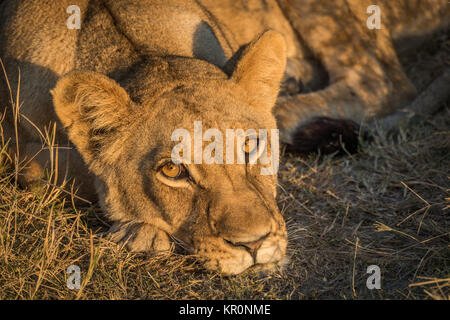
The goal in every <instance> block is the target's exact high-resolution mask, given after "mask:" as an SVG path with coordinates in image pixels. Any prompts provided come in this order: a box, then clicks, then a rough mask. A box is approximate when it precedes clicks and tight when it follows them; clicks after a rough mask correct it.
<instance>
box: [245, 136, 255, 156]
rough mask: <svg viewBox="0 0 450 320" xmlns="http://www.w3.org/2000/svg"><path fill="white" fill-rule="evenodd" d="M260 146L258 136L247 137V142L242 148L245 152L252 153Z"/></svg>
mask: <svg viewBox="0 0 450 320" xmlns="http://www.w3.org/2000/svg"><path fill="white" fill-rule="evenodd" d="M257 148H258V138H257V137H246V138H245V143H244V145H243V146H242V149H243V150H244V152H245V153H247V154H250V153H253V152H255V151H256V149H257Z"/></svg>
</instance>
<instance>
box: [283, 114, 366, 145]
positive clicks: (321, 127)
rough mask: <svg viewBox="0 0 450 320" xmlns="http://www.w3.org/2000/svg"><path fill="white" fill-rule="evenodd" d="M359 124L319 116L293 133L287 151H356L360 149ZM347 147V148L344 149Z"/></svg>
mask: <svg viewBox="0 0 450 320" xmlns="http://www.w3.org/2000/svg"><path fill="white" fill-rule="evenodd" d="M359 129H360V128H359V125H358V124H357V123H356V122H354V121H352V120H338V119H331V118H327V117H317V118H315V119H313V120H311V121H310V122H309V123H307V124H304V125H302V126H301V127H299V128H298V129H297V130H296V132H295V133H294V135H293V139H292V144H290V145H288V147H287V151H288V152H293V153H301V154H308V153H314V152H318V151H320V153H322V154H330V153H334V152H336V151H338V153H340V154H343V153H347V152H349V153H351V154H353V153H356V152H357V150H358V136H359ZM344 149H345V150H344Z"/></svg>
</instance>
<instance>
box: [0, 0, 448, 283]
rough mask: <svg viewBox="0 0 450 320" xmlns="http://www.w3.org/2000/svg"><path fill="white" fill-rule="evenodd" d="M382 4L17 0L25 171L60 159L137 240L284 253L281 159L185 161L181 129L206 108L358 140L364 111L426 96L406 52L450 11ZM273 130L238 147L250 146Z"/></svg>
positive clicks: (306, 137) (8, 88)
mask: <svg viewBox="0 0 450 320" xmlns="http://www.w3.org/2000/svg"><path fill="white" fill-rule="evenodd" d="M376 2H377V4H378V6H379V8H380V12H381V21H382V25H381V28H380V29H369V28H368V27H367V24H366V20H367V17H368V16H367V8H368V7H369V5H371V4H372V3H370V1H366V0H338V1H333V2H332V3H331V2H325V1H319V0H297V1H294V0H279V1H275V0H247V1H245V0H222V1H216V0H173V1H165V0H146V1H143V0H90V1H89V0H77V1H75V2H73V1H68V0H6V1H5V0H3V2H1V4H0V58H1V59H2V66H3V68H4V71H5V77H4V79H2V80H1V81H2V82H1V84H2V86H1V87H0V106H2V107H4V106H6V109H5V120H4V122H3V129H4V132H5V135H6V137H7V138H8V139H9V144H8V146H9V148H10V150H11V152H14V151H16V153H17V156H18V157H19V160H20V161H21V163H25V164H26V165H25V166H24V167H23V168H22V171H21V173H20V175H19V180H20V183H21V184H23V185H33V184H35V183H36V181H40V180H41V179H43V178H44V177H45V176H46V174H48V171H49V169H50V168H53V169H54V170H56V174H57V177H58V183H59V184H61V185H64V183H65V182H67V181H74V183H75V185H76V187H77V194H78V195H79V196H80V198H85V199H91V200H95V199H98V201H99V203H100V205H101V207H102V209H103V211H104V212H105V214H106V215H107V216H108V217H109V219H110V220H111V221H112V223H113V224H112V227H111V230H110V231H111V233H112V235H113V238H114V239H115V240H116V241H118V242H122V243H126V245H127V247H128V248H129V249H130V250H132V251H144V252H146V251H148V252H159V251H166V250H170V249H172V248H173V247H174V246H173V244H174V243H176V244H179V245H180V246H181V247H183V248H184V249H186V250H187V251H188V252H190V253H193V254H195V255H196V256H197V257H198V258H199V259H200V260H201V261H202V262H203V263H204V266H205V267H206V269H208V270H215V271H218V272H222V273H223V274H226V275H232V274H239V273H241V272H244V271H246V270H248V269H253V268H258V267H264V268H269V269H270V268H273V267H274V266H277V265H280V264H282V263H283V262H284V261H285V260H286V248H287V232H286V225H285V222H284V219H283V216H282V214H281V213H280V211H279V208H278V207H277V203H276V196H277V175H276V172H274V173H273V174H269V175H263V174H261V169H262V168H264V167H267V164H264V163H262V162H261V161H259V162H256V163H250V162H249V161H247V160H246V161H244V163H235V164H226V163H215V162H213V163H192V162H190V163H187V162H182V161H179V162H176V161H174V160H173V158H172V151H173V148H174V146H175V145H176V143H177V141H174V140H173V139H172V138H173V132H174V130H177V129H179V128H184V129H185V130H187V131H188V132H194V129H195V128H194V126H195V123H196V122H198V121H201V124H202V127H203V130H205V131H206V130H208V129H213V128H214V129H218V130H221V131H222V132H225V131H226V130H230V129H236V130H237V129H243V130H249V129H265V130H267V132H269V133H270V134H269V135H273V132H278V131H277V130H279V134H280V137H281V140H282V141H283V142H284V143H286V144H287V145H289V146H291V147H292V148H293V149H294V150H297V151H300V152H303V151H310V150H312V149H317V148H320V147H322V148H324V147H326V146H328V145H329V144H330V139H331V140H332V139H333V137H336V136H339V139H341V140H344V142H347V143H349V144H350V143H352V141H353V139H355V138H354V137H355V134H357V132H356V131H357V128H358V124H360V123H362V122H363V121H371V120H373V119H376V118H380V117H383V116H386V115H388V114H390V113H392V112H393V111H395V110H396V109H398V108H400V107H402V106H404V105H405V104H406V103H408V102H409V101H411V100H412V99H413V98H414V97H415V94H416V91H415V88H414V86H413V85H412V84H411V82H410V81H409V80H408V78H407V77H406V75H405V73H404V71H403V70H402V67H401V65H400V63H399V60H398V57H397V55H396V50H401V49H402V48H405V47H406V45H409V46H410V45H411V44H412V43H413V42H414V43H420V39H423V38H425V37H426V36H427V35H428V34H429V33H430V32H433V31H436V30H437V29H439V28H442V27H445V22H446V21H448V19H446V17H447V16H448V9H447V2H446V1H444V0H421V1H415V2H414V5H412V4H411V1H408V0H397V1H388V0H385V1H376ZM77 19H79V21H78V22H79V26H78V27H77V23H75V22H76V21H77ZM73 26H75V27H73ZM413 38H414V41H412V39H413ZM405 39H410V40H409V41H406V40H405ZM19 91H20V95H18V92H19ZM16 96H17V97H20V98H19V99H20V101H17V100H15V97H16ZM19 106H20V107H19ZM274 130H275V131H274ZM43 132H47V134H48V133H49V132H50V135H51V137H52V139H47V140H52V143H53V145H52V147H51V148H50V147H49V148H43V147H42V144H43V142H42V140H43V137H44V136H45V134H43ZM260 132H261V131H260ZM192 136H193V135H192ZM261 140H263V139H261V137H260V136H257V137H256V138H255V139H253V141H254V143H253V147H251V146H250V143H249V141H250V139H248V137H247V138H246V139H244V140H243V141H241V142H239V143H241V144H239V143H237V145H236V148H241V149H242V150H243V152H245V155H246V159H247V156H250V154H251V153H252V152H254V150H255V148H256V149H258V147H259V146H260V145H261V142H260V141H261ZM255 141H256V142H255ZM332 142H333V141H331V143H332ZM255 146H256V147H255ZM265 148H266V151H267V152H268V153H269V154H275V153H277V152H278V151H277V148H278V146H277V145H272V144H266V145H265ZM200 152H201V151H200ZM215 152H218V150H217V149H215ZM55 161H56V162H57V165H55V164H54V162H55Z"/></svg>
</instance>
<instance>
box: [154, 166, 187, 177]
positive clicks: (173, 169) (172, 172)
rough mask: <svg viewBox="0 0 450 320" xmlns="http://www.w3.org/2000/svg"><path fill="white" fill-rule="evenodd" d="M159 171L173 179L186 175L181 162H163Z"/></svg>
mask: <svg viewBox="0 0 450 320" xmlns="http://www.w3.org/2000/svg"><path fill="white" fill-rule="evenodd" d="M160 171H161V173H162V174H163V175H164V176H165V177H166V178H169V179H173V180H177V179H182V178H184V177H186V168H185V167H184V166H183V165H181V164H175V163H173V162H168V163H166V164H164V165H163V166H162V167H161V169H160Z"/></svg>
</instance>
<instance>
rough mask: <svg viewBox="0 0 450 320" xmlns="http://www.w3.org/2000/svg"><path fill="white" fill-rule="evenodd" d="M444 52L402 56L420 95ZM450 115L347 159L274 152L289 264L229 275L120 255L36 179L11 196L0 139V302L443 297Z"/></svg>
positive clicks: (441, 41) (94, 219)
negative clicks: (375, 275)
mask: <svg viewBox="0 0 450 320" xmlns="http://www.w3.org/2000/svg"><path fill="white" fill-rule="evenodd" d="M449 52H450V42H449V40H448V36H443V35H441V36H438V37H436V39H434V42H433V43H432V44H431V45H430V46H428V47H424V49H423V50H421V51H419V53H417V54H415V55H414V57H413V58H411V57H407V58H406V59H405V61H404V63H405V64H406V65H407V70H408V73H409V75H410V76H411V78H412V79H413V80H414V81H415V83H416V85H418V87H419V88H421V89H422V88H424V87H425V86H426V84H427V82H429V80H431V79H432V78H433V73H434V72H435V70H436V68H437V67H436V66H439V65H440V66H441V67H442V65H448V64H449V62H448V57H449V56H450V55H449ZM424 70H428V73H425V72H424ZM419 73H420V76H419ZM427 77H428V78H427ZM427 79H428V80H427ZM449 115H450V114H449V110H448V106H447V107H446V108H444V110H443V111H442V112H441V114H440V115H438V116H436V117H435V118H434V119H428V120H423V121H422V122H421V123H417V124H415V125H414V126H411V127H409V128H402V129H401V130H400V133H399V134H398V135H396V136H394V137H392V136H387V135H386V134H385V133H382V132H381V133H377V134H376V135H375V140H374V141H373V142H372V143H370V144H368V143H367V142H363V143H362V146H361V150H360V152H359V153H358V154H356V155H353V156H350V155H349V156H346V157H341V158H335V157H331V156H330V157H319V156H312V157H309V158H299V157H296V156H293V155H290V154H285V155H284V156H283V159H282V163H281V167H280V172H279V177H280V188H279V201H278V202H279V207H280V209H281V210H282V212H283V215H284V216H285V218H286V221H287V226H288V230H289V248H288V255H289V256H290V259H291V262H290V263H289V264H288V266H287V267H286V268H285V270H283V271H282V272H278V273H273V274H265V275H264V274H254V273H249V274H244V275H239V276H234V277H223V276H221V275H220V274H217V273H212V272H205V271H204V270H203V269H202V267H201V266H200V265H198V264H197V262H196V261H195V259H193V258H191V257H189V256H183V255H178V254H175V253H171V254H166V255H159V256H154V255H153V256H152V255H143V254H131V253H129V252H127V251H126V250H125V249H123V248H120V247H119V246H118V245H116V244H114V243H112V242H111V241H109V238H108V236H107V235H105V234H104V231H106V230H107V224H108V222H107V221H104V220H103V218H102V217H101V213H100V212H99V209H98V208H97V207H96V206H92V207H88V208H78V207H76V206H75V205H74V204H73V202H71V201H70V200H67V198H66V199H63V198H62V197H60V196H59V195H58V194H59V193H60V191H59V190H58V189H55V188H53V187H52V186H51V185H49V184H45V183H43V184H42V187H40V188H37V189H36V190H33V191H26V190H23V189H20V188H19V187H18V186H17V184H16V182H15V176H16V174H17V166H20V165H21V164H18V163H17V162H16V161H14V159H15V158H14V155H7V154H6V148H5V146H6V141H2V143H1V145H0V298H1V299H75V298H77V299H78V298H79V299H325V298H343V299H450V219H449V215H448V213H449V210H450V203H449V202H450V195H449V178H450V175H449V173H450V172H449V168H450V157H449V150H450V131H449V128H450V116H449ZM49 140H50V139H49ZM0 141H1V139H0ZM72 264H76V265H78V266H80V268H81V270H82V285H81V289H80V290H69V289H68V288H67V286H66V280H67V276H68V275H67V274H66V269H67V267H68V266H70V265H72ZM369 265H378V266H379V267H380V269H381V278H382V283H381V289H380V290H369V289H367V287H366V279H367V277H368V276H369V274H367V273H366V269H367V267H368V266H369Z"/></svg>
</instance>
